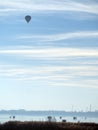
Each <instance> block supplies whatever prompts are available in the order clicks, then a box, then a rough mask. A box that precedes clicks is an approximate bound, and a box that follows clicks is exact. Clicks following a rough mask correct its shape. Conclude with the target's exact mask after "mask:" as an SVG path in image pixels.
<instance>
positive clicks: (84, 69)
mask: <svg viewBox="0 0 98 130" xmlns="http://www.w3.org/2000/svg"><path fill="white" fill-rule="evenodd" d="M0 76H1V77H6V78H11V79H12V80H13V79H16V80H20V81H28V82H32V81H36V82H45V83H47V84H48V85H50V86H63V87H64V86H65V87H68V86H71V87H72V86H74V85H76V86H77V87H79V86H80V87H88V86H89V85H90V87H94V86H95V87H96V86H97V85H98V83H97V80H96V79H95V77H96V78H97V77H98V67H97V66H89V65H88V66H81V65H80V66H54V67H53V66H42V67H39V66H38V67H31V68H30V67H17V66H4V65H0ZM93 76H94V78H93ZM81 77H82V78H81ZM90 77H91V78H92V79H91V78H90ZM80 82H82V83H83V84H82V85H81V84H80ZM91 85H92V86H91ZM96 88H97V87H96Z"/></svg>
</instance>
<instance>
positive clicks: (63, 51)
mask: <svg viewBox="0 0 98 130" xmlns="http://www.w3.org/2000/svg"><path fill="white" fill-rule="evenodd" d="M0 54H4V55H12V56H19V57H21V56H22V57H28V58H64V57H91V56H95V57H98V48H95V49H83V48H82V49H81V48H44V49H36V48H34V49H11V50H10V49H5V50H0Z"/></svg>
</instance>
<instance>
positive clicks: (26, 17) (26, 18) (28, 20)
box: [25, 15, 31, 23]
mask: <svg viewBox="0 0 98 130" xmlns="http://www.w3.org/2000/svg"><path fill="white" fill-rule="evenodd" d="M25 20H26V21H27V23H29V22H30V20H31V16H30V15H26V16H25Z"/></svg>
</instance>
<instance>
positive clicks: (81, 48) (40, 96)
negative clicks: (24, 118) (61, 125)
mask: <svg viewBox="0 0 98 130" xmlns="http://www.w3.org/2000/svg"><path fill="white" fill-rule="evenodd" d="M28 14H29V15H31V17H32V19H31V21H30V22H29V23H26V21H25V16H26V15H28ZM97 101H98V1H97V0H82V1H81V0H49V1H48V0H47V1H46V0H4V1H2V0H0V109H7V110H8V109H26V110H66V111H71V110H72V106H73V110H78V111H81V110H83V111H88V110H89V108H90V104H91V105H92V110H98V103H97Z"/></svg>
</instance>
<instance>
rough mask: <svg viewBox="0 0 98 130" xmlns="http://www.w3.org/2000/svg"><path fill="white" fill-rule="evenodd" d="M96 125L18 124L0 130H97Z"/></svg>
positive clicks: (5, 124) (12, 122)
mask: <svg viewBox="0 0 98 130" xmlns="http://www.w3.org/2000/svg"><path fill="white" fill-rule="evenodd" d="M97 129H98V124H97V123H70V122H67V123H61V122H55V123H54V122H30V121H28V122H26V121H25V122H20V121H9V122H6V123H4V124H0V130H97Z"/></svg>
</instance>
